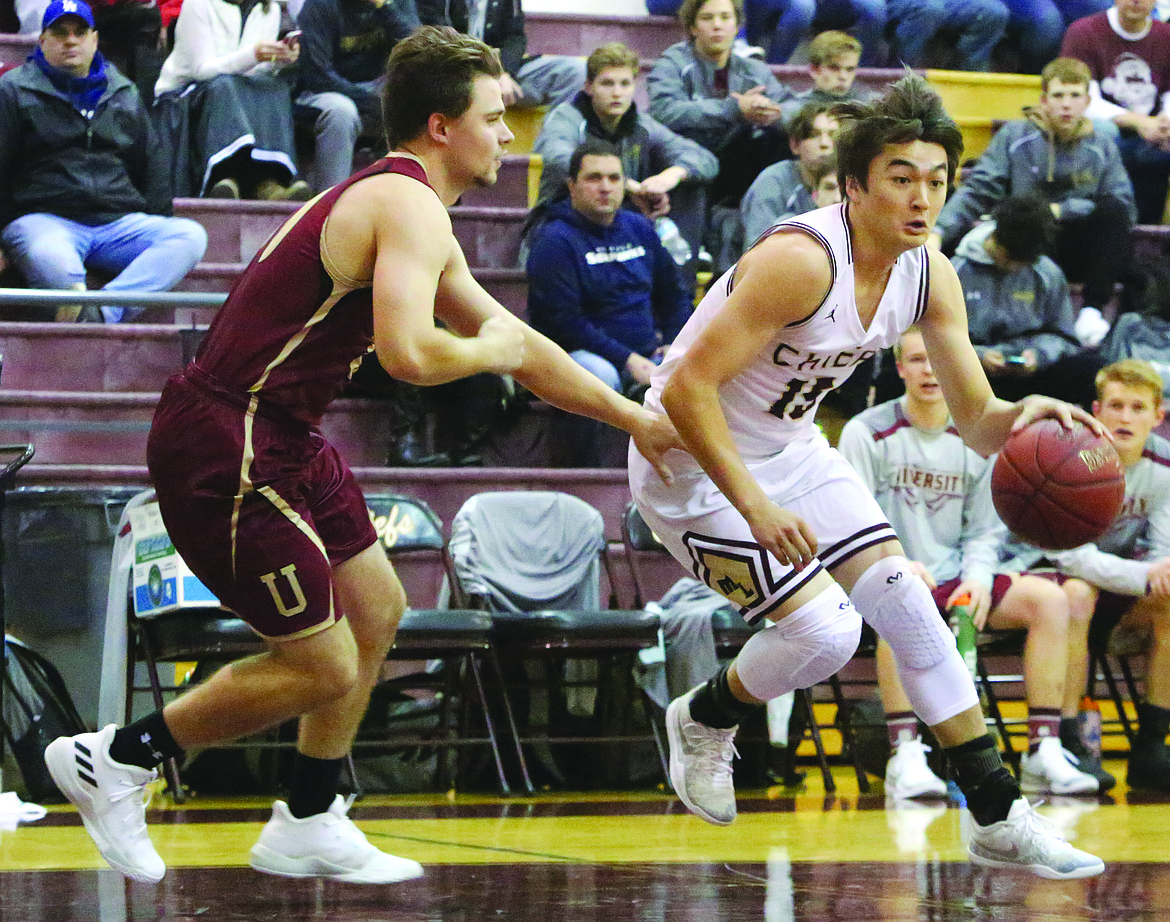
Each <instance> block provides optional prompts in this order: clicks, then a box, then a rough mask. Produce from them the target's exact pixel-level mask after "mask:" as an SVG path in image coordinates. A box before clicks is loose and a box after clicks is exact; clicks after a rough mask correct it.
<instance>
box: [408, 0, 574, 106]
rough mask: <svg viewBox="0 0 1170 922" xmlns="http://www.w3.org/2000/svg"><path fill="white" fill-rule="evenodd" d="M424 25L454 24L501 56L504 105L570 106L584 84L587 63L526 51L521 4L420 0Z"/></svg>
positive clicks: (511, 1) (490, 0)
mask: <svg viewBox="0 0 1170 922" xmlns="http://www.w3.org/2000/svg"><path fill="white" fill-rule="evenodd" d="M417 3H418V15H419V19H421V20H422V22H423V24H424V25H428V26H450V27H451V28H453V29H456V30H458V31H459V32H465V33H467V34H468V35H471V36H474V37H475V38H478V39H479V40H480V41H482V42H484V43H486V44H488V45H491V46H492V47H493V48H495V49H496V50H498V51H499V52H500V62H501V63H502V64H503V65H504V76H503V77H502V78H501V80H500V87H501V89H502V90H503V92H504V105H505V106H518V107H529V106H555V105H559V104H560V103H562V102H570V101H571V100H572V99H573V97H574V96H576V95H577V91H578V90H580V89H581V84H583V83H584V82H585V62H584V61H582V60H581V59H580V58H577V57H569V56H568V55H563V54H536V55H530V54H528V53H527V51H528V38H527V36H525V34H524V10H523V9H522V8H521V4H520V0H417Z"/></svg>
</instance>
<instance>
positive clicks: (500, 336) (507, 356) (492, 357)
mask: <svg viewBox="0 0 1170 922" xmlns="http://www.w3.org/2000/svg"><path fill="white" fill-rule="evenodd" d="M476 338H477V339H478V340H479V341H480V342H481V343H482V344H483V347H484V353H485V355H486V363H485V365H484V369H483V370H484V371H491V372H495V373H496V374H507V373H508V372H510V371H515V370H516V369H517V368H519V367H520V366H521V365H523V364H524V328H523V327H522V326H520V324H518V323H516V322H515V321H513V320H509V319H508V318H506V317H489V318H488V319H487V320H485V321H484V322H483V324H482V325H481V326H480V328H479V333H478V335H477V336H476Z"/></svg>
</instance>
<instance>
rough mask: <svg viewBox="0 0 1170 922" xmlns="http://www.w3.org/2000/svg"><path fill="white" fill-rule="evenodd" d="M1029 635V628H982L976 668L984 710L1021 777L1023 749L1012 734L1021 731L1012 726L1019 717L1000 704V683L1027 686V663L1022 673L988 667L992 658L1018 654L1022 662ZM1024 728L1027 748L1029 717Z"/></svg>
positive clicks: (1016, 655)
mask: <svg viewBox="0 0 1170 922" xmlns="http://www.w3.org/2000/svg"><path fill="white" fill-rule="evenodd" d="M1027 639H1028V632H1027V631H1025V630H1005V631H996V630H984V631H980V632H979V636H978V639H977V640H976V652H977V653H978V655H977V657H976V659H975V670H976V678H977V682H976V685H977V686H978V688H979V691H980V693H981V694H982V697H983V706H984V710H985V711H986V713H987V717H986V720H987V722H988V723H990V724H991V725H992V726H994V727H995V730H996V732H997V733H998V734H999V739H1000V743H1001V744H1002V745H1003V751H1004V757H1005V758H1006V759H1007V762H1008V765H1009V767H1010V768H1011V770H1012V772H1013V773H1014V774H1015V776H1016V777H1017V778H1018V777H1020V753H1019V752H1018V751H1017V750H1016V747H1015V746H1014V745H1013V743H1012V737H1013V736H1018V735H1021V734H1016V733H1013V732H1012V728H1013V727H1014V726H1015V725H1017V724H1019V723H1020V722H1019V721H1010V720H1008V719H1007V718H1005V717H1004V714H1003V709H1002V708H1001V707H1000V703H999V701H1000V696H999V694H998V691H997V688H996V686H1002V685H1005V684H1009V683H1011V684H1016V683H1018V684H1019V685H1020V687H1021V688H1022V687H1023V682H1024V676H1023V666H1022V665H1021V667H1020V673H1018V674H1015V673H1013V674H995V673H992V672H991V671H990V670H989V669H988V665H987V664H988V661H989V660H991V659H992V658H998V657H1010V658H1012V659H1015V658H1018V659H1019V660H1020V661H1021V663H1022V661H1023V658H1024V643H1025V642H1026V641H1027ZM1023 723H1024V730H1023V733H1022V735H1023V736H1024V737H1025V743H1024V751H1025V752H1026V751H1027V748H1028V747H1027V742H1026V739H1027V735H1028V730H1027V720H1026V719H1025V720H1024V721H1023Z"/></svg>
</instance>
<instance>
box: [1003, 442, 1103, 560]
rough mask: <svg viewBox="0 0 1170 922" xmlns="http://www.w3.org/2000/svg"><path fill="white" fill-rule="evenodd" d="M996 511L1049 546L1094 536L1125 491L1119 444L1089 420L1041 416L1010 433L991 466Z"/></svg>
mask: <svg viewBox="0 0 1170 922" xmlns="http://www.w3.org/2000/svg"><path fill="white" fill-rule="evenodd" d="M991 496H992V500H993V501H994V503H995V511H996V512H998V513H999V517H1000V518H1001V519H1003V522H1004V524H1005V525H1007V527H1008V528H1010V529H1011V530H1012V532H1013V533H1014V534H1015V535H1016V536H1017V537H1019V538H1021V539H1023V540H1024V541H1027V542H1028V543H1029V544H1034V545H1035V546H1036V547H1040V548H1044V549H1045V550H1049V551H1064V550H1068V549H1069V548H1073V547H1080V545H1082V544H1088V543H1089V542H1091V541H1096V540H1097V539H1098V538H1100V537H1101V535H1103V534H1104V533H1105V531H1106V530H1107V529H1108V528H1109V525H1110V523H1111V522H1112V521H1113V520H1114V519H1115V518H1116V517H1117V513H1118V512H1119V511H1120V510H1121V502H1122V500H1123V499H1125V468H1124V467H1123V466H1122V464H1121V458H1119V457H1118V456H1117V450H1116V449H1115V448H1114V447H1113V444H1112V443H1111V442H1110V441H1109V440H1108V439H1107V438H1104V437H1102V436H1099V435H1097V434H1096V433H1095V432H1093V430H1092V429H1090V428H1089V427H1088V426H1085V425H1082V424H1081V423H1073V428H1072V429H1065V428H1064V426H1062V425H1061V424H1060V422H1059V420H1055V419H1041V420H1037V421H1036V422H1034V423H1031V424H1029V425H1027V426H1025V427H1024V428H1023V429H1021V430H1019V431H1018V432H1014V433H1012V434H1011V435H1010V436H1009V437H1008V440H1007V441H1006V442H1004V445H1003V449H1002V450H1001V451H1000V453H999V457H998V458H997V459H996V462H995V467H994V468H993V469H992V472H991Z"/></svg>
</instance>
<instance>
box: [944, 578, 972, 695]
mask: <svg viewBox="0 0 1170 922" xmlns="http://www.w3.org/2000/svg"><path fill="white" fill-rule="evenodd" d="M947 616H948V619H949V621H950V622H951V630H952V631H954V633H955V646H957V647H958V648H959V655H960V656H961V657H963V662H964V663H966V664H967V671H968V672H970V673H971V681H972V682H975V683H976V684H978V672H977V670H976V668H975V655H976V654H975V635H976V634H978V631H976V630H975V619H974V618H973V617H972V614H971V596H969V595H967V594H966V593H964V594H963V595H961V596H959V597H958V598H957V599H955V601H954V602H952V603H951V606H950V608H949V609H947Z"/></svg>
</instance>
